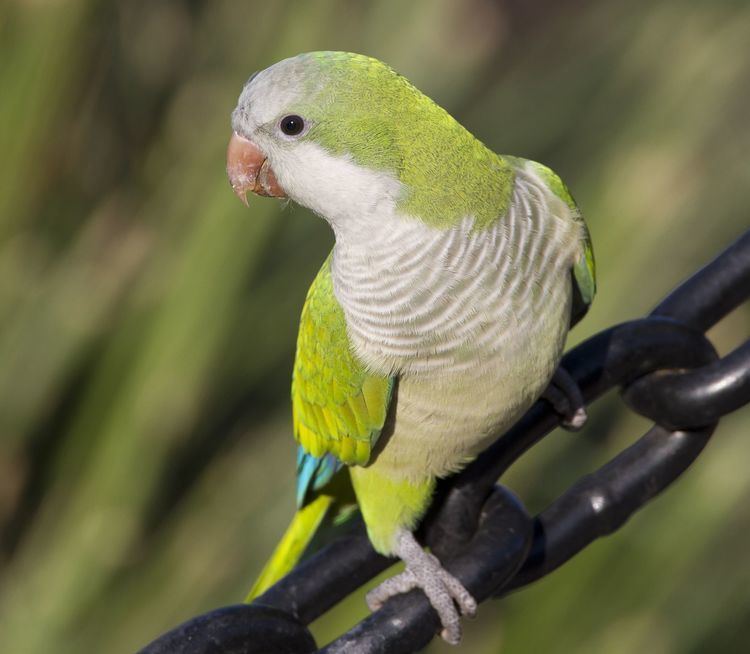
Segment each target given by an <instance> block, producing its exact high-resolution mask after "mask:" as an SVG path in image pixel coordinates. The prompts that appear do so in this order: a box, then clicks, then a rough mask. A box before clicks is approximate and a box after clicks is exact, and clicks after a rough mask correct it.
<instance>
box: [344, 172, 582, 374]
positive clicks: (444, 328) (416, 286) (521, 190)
mask: <svg viewBox="0 0 750 654" xmlns="http://www.w3.org/2000/svg"><path fill="white" fill-rule="evenodd" d="M378 209H379V210H378V211H377V212H373V213H372V214H370V215H369V216H367V219H366V220H364V219H363V216H362V215H359V216H356V217H354V220H352V225H353V227H350V226H349V225H347V224H340V225H336V226H335V227H334V229H335V231H336V245H335V247H334V251H333V260H332V262H331V273H332V278H333V285H334V292H335V293H336V297H337V299H338V301H339V303H340V304H341V306H342V308H343V310H344V314H345V316H346V320H347V326H348V332H349V337H350V339H351V341H352V344H353V346H354V349H355V351H356V352H357V354H358V355H359V356H360V358H362V359H363V361H364V362H365V363H366V364H367V365H368V366H369V367H370V368H372V369H373V370H376V371H379V372H381V373H385V374H390V373H395V372H397V373H399V374H408V373H420V372H426V371H432V370H436V369H441V370H453V371H459V370H464V369H469V368H472V367H474V366H476V364H477V360H478V358H483V359H486V358H487V357H493V356H494V355H498V356H501V357H502V356H505V354H503V352H508V351H509V350H512V349H515V348H516V347H517V345H518V343H517V340H518V339H519V338H521V339H524V338H526V337H531V333H532V332H535V331H537V330H539V329H545V328H546V326H545V325H543V324H542V323H543V322H544V321H543V320H542V321H540V320H539V317H540V316H545V314H546V313H547V312H548V311H549V305H551V304H556V305H558V306H560V307H564V306H566V305H567V303H568V301H569V295H570V266H571V264H572V261H573V258H574V256H575V253H576V252H577V248H578V245H579V241H580V238H581V234H580V227H579V226H578V225H577V224H576V223H575V222H574V221H573V220H571V219H570V216H569V210H568V209H567V207H566V206H565V205H564V203H562V202H561V201H560V200H559V198H556V197H555V196H553V195H552V194H551V193H550V192H549V191H548V190H547V188H546V185H544V183H543V182H542V181H541V180H539V179H538V177H536V176H534V175H531V174H529V173H521V172H519V175H518V177H517V179H516V183H515V186H514V190H513V198H512V202H511V207H510V209H509V210H508V215H507V216H505V217H502V218H500V219H499V220H498V221H497V223H496V224H495V225H494V226H492V227H489V228H487V229H483V230H474V228H473V227H474V219H473V218H472V217H467V218H465V219H464V220H463V221H462V222H461V224H460V225H458V226H456V227H454V228H451V229H438V228H434V227H430V226H429V225H427V224H425V223H424V222H422V221H420V220H417V219H414V218H409V217H405V216H402V215H399V214H398V212H397V210H396V206H395V203H394V202H392V201H391V202H388V201H383V200H381V202H380V203H379V205H378ZM346 218H347V216H346V214H345V213H344V214H342V216H341V220H342V221H344V220H345V219H346ZM337 220H338V219H337ZM331 222H332V224H333V223H334V221H333V220H331ZM355 229H356V233H355ZM361 229H366V230H367V231H366V233H364V234H363V233H362V232H361V231H359V230H361ZM542 262H543V263H542ZM514 339H515V340H514Z"/></svg>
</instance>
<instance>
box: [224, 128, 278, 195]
mask: <svg viewBox="0 0 750 654" xmlns="http://www.w3.org/2000/svg"><path fill="white" fill-rule="evenodd" d="M227 175H228V176H229V183H230V184H231V185H232V189H233V190H234V192H235V195H237V197H238V198H239V199H240V200H242V202H244V203H245V206H247V192H248V191H252V192H253V193H257V194H258V195H268V196H271V197H274V198H285V197H286V193H285V192H284V189H283V188H281V186H280V185H279V182H278V180H277V179H276V175H274V174H273V170H271V166H270V165H269V163H268V159H267V158H266V155H265V154H263V152H262V150H261V149H260V148H259V147H258V146H257V145H255V143H253V142H252V141H250V140H249V139H246V138H245V137H244V136H240V135H239V134H237V132H234V133H233V134H232V138H231V139H229V147H228V148H227Z"/></svg>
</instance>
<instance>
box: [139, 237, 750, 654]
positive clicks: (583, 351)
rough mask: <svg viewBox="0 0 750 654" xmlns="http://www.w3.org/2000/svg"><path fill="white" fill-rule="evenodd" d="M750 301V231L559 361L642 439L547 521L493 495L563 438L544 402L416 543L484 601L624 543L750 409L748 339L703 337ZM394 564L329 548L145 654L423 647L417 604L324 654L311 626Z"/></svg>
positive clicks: (426, 623)
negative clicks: (655, 501) (612, 540)
mask: <svg viewBox="0 0 750 654" xmlns="http://www.w3.org/2000/svg"><path fill="white" fill-rule="evenodd" d="M748 298H750V231H748V232H746V233H745V234H743V235H742V236H741V237H740V238H739V239H738V240H737V241H736V242H735V243H734V244H732V245H731V246H730V247H729V248H728V249H727V250H725V251H724V252H723V253H722V254H720V255H719V256H718V257H717V258H716V259H715V260H714V261H712V262H711V263H710V264H708V265H707V266H706V267H704V268H703V269H702V270H700V271H698V272H697V273H696V274H695V275H693V277H691V278H690V279H688V280H687V281H685V282H684V283H683V284H682V285H680V286H679V287H678V288H677V289H675V290H674V291H673V292H672V293H671V294H670V295H669V296H668V297H667V298H666V299H665V300H664V301H663V302H661V304H659V305H658V306H657V307H656V309H654V311H653V312H652V313H651V314H650V315H649V316H648V317H647V318H644V319H640V320H634V321H632V322H627V323H623V324H621V325H617V326H615V327H611V328H610V329H607V330H605V331H603V332H600V333H599V334H597V335H595V336H593V337H591V338H590V339H588V340H587V341H585V342H584V343H582V344H581V345H579V346H578V347H576V348H575V349H573V350H572V351H570V352H569V353H568V354H566V356H565V357H564V358H563V362H562V365H563V366H564V367H565V369H566V370H567V371H568V372H569V373H570V375H571V376H572V377H573V379H575V380H576V382H577V383H578V385H579V386H580V388H581V391H582V393H583V396H584V400H585V401H586V403H587V404H588V403H591V402H592V401H594V400H595V399H596V398H598V397H600V396H601V395H603V394H604V393H605V392H607V391H609V390H611V389H613V388H615V387H619V388H620V389H621V393H622V397H623V399H624V400H625V402H626V403H627V404H628V406H630V407H631V408H632V409H633V410H634V411H636V412H638V413H640V414H642V415H644V416H647V417H648V418H650V419H652V420H653V421H654V426H653V427H651V428H650V429H649V430H648V431H647V432H646V434H644V435H643V436H642V437H641V438H640V439H638V440H637V441H636V442H635V443H633V444H632V445H631V446H630V447H628V448H627V449H625V450H624V451H622V452H621V453H620V454H618V455H617V456H616V457H614V458H613V459H612V460H611V461H609V462H608V463H606V464H605V465H604V466H602V467H601V468H599V469H598V470H596V471H595V472H593V473H591V474H589V475H586V476H585V477H583V478H582V479H580V480H579V481H577V482H576V483H575V484H573V486H571V487H570V488H569V489H568V490H567V491H565V492H564V493H563V494H562V495H560V497H558V498H557V499H556V500H555V501H554V502H553V503H552V504H551V505H550V506H549V507H548V508H546V509H545V510H544V511H542V512H541V513H540V514H539V515H537V516H535V517H532V516H530V515H529V514H528V513H527V512H526V510H525V509H524V507H523V505H522V504H521V502H520V501H519V500H518V499H517V498H516V497H515V496H514V495H513V494H512V493H511V492H510V491H509V490H508V489H506V488H504V487H503V486H501V485H498V484H497V480H498V479H499V478H500V477H501V476H502V474H503V473H504V472H505V471H506V470H507V469H508V468H509V467H510V466H511V465H512V464H513V463H514V462H515V461H516V460H517V459H518V458H519V457H520V456H521V455H523V454H524V453H525V452H526V451H527V450H528V449H529V448H530V447H532V446H533V445H534V444H536V443H537V442H539V441H540V440H541V439H542V438H544V437H545V436H547V435H548V434H549V433H550V432H551V431H552V430H553V429H554V428H555V427H557V426H558V422H559V416H557V415H556V414H555V413H554V412H553V411H552V409H551V407H550V406H549V405H548V404H547V403H546V402H545V401H542V400H540V401H539V402H537V403H536V404H535V405H534V406H533V407H532V408H531V409H530V410H529V411H528V412H527V413H526V415H525V416H524V417H523V418H522V419H521V420H520V421H519V422H518V423H517V424H516V425H515V426H514V427H513V428H512V429H511V430H510V431H508V432H507V433H505V434H504V435H503V436H501V437H500V438H499V439H498V440H497V441H496V442H495V443H494V444H493V445H492V446H491V447H490V448H488V449H487V450H486V451H485V452H484V453H482V455H480V456H479V457H478V458H477V459H476V460H475V461H474V462H473V463H472V464H471V465H470V466H468V467H467V468H466V469H465V470H464V471H463V472H461V473H460V474H458V475H456V476H455V477H452V478H451V479H449V480H445V481H444V482H442V483H441V484H440V486H439V489H438V494H437V497H436V501H435V502H434V504H433V507H432V509H431V511H430V513H429V515H428V516H427V517H426V519H425V521H424V524H423V527H422V529H421V531H420V535H421V536H422V540H423V542H425V544H427V545H429V546H430V547H431V548H432V551H433V552H435V553H436V554H437V555H438V557H439V558H440V559H441V561H442V562H443V564H444V565H445V567H446V568H447V569H448V570H449V571H450V572H452V573H453V574H455V575H456V576H457V577H458V578H459V579H460V580H461V582H462V583H463V584H464V585H465V586H466V588H467V589H468V590H469V591H470V592H471V593H472V594H473V596H474V597H475V598H476V599H477V600H478V601H480V602H481V601H483V600H485V599H488V598H490V597H493V596H494V597H498V596H502V595H504V594H507V593H508V592H510V591H512V590H515V589H518V588H520V587H522V586H525V585H526V584H529V583H531V582H533V581H536V580H537V579H540V578H541V577H543V576H545V575H546V574H548V573H550V572H551V571H553V570H554V569H555V568H557V567H559V566H560V565H562V564H563V563H565V562H566V561H567V560H569V559H570V558H571V557H572V556H574V555H575V554H577V553H578V552H579V551H581V550H582V549H583V548H584V547H586V546H587V545H588V544H589V543H591V542H593V541H594V540H596V539H597V538H599V537H601V536H604V535H606V534H610V533H612V532H613V531H615V530H617V529H619V528H620V527H621V526H622V525H623V524H624V523H625V522H626V521H627V519H628V518H629V517H630V516H631V515H632V514H633V513H635V512H636V511H637V510H638V509H639V508H641V507H642V506H643V505H644V504H645V503H646V502H648V501H649V500H651V499H652V498H653V497H655V496H656V495H657V494H659V493H660V492H661V491H662V490H664V489H665V488H666V487H667V486H669V485H670V484H671V483H672V482H673V481H674V480H675V479H677V477H679V476H680V475H681V474H682V473H683V472H684V471H685V470H686V469H687V467H688V466H689V465H690V464H691V463H692V462H693V461H694V460H695V459H696V457H697V456H698V455H699V454H700V453H701V451H702V450H703V448H704V447H705V445H706V443H707V442H708V439H709V438H710V437H711V434H712V433H713V432H714V430H715V429H716V426H717V424H718V421H719V419H720V418H721V417H722V416H724V415H726V414H727V413H729V412H731V411H734V410H735V409H737V408H739V407H741V406H743V405H746V404H748V403H750V339H748V340H746V341H745V342H744V343H743V344H741V345H740V346H739V347H737V348H736V349H735V350H734V351H732V352H731V353H730V354H728V355H726V356H724V357H722V358H719V356H718V355H717V353H716V351H715V349H714V348H713V346H712V345H711V343H710V342H709V341H708V340H707V338H706V337H705V332H706V330H708V329H709V328H710V327H711V326H713V325H714V324H716V323H717V322H719V321H720V320H721V319H722V318H723V317H724V316H726V315H727V314H728V313H730V312H731V311H732V310H734V309H735V308H736V307H737V306H739V305H740V304H741V303H743V302H744V301H746V300H747V299H748ZM392 563H393V561H392V560H390V559H386V558H384V557H382V556H380V555H379V554H377V553H376V552H375V551H374V550H373V549H372V546H371V545H370V543H369V541H368V539H367V535H366V533H365V530H364V526H363V525H362V524H361V523H360V524H359V525H357V526H356V527H355V528H354V529H353V531H352V532H351V533H350V534H349V535H347V536H344V537H342V538H339V539H338V540H336V541H334V542H333V543H331V544H329V545H328V546H326V547H325V548H324V549H322V550H321V551H319V552H317V553H316V554H315V555H314V556H312V557H311V558H309V559H307V560H306V561H304V562H303V563H302V564H300V565H299V566H297V568H295V569H294V570H293V571H292V572H291V573H290V574H289V575H287V576H286V577H285V578H284V579H282V580H281V581H279V582H278V583H277V584H276V585H275V586H273V587H272V588H270V589H269V590H268V591H266V592H265V593H264V594H263V595H262V596H261V597H259V598H258V599H257V600H255V602H253V603H252V604H250V605H236V606H230V607H226V608H222V609H218V610H216V611H213V612H210V613H207V614H204V615H202V616H198V617H196V618H193V619H192V620H189V621H188V622H186V623H184V624H182V625H180V626H179V627H177V628H175V629H174V630H172V631H170V632H168V633H167V634H165V635H163V636H161V637H160V638H158V639H157V640H155V641H154V642H152V643H151V644H150V645H148V646H147V647H145V648H144V649H143V650H141V654H177V653H178V652H179V653H181V654H209V653H211V654H214V653H215V654H252V653H255V652H258V653H260V652H264V653H266V654H297V653H303V652H304V653H307V652H315V651H321V652H326V653H328V654H334V653H342V652H356V653H358V654H375V653H378V654H397V653H406V652H414V651H417V650H419V649H421V648H423V647H424V646H426V645H427V644H428V643H429V642H430V640H431V639H432V638H433V637H434V636H435V634H436V633H437V631H438V629H439V626H440V625H439V621H438V617H437V615H436V613H435V612H434V610H433V609H432V607H431V606H430V604H429V602H428V601H427V599H426V598H425V596H424V595H423V593H422V592H421V591H419V590H414V591H411V592H409V593H407V594H404V595H400V596H397V597H394V598H392V599H390V600H389V601H388V602H386V604H385V605H384V606H383V607H382V608H381V609H380V610H379V611H377V612H376V613H374V614H372V615H370V616H369V617H368V618H366V619H365V620H363V621H362V622H360V623H359V624H358V625H356V626H355V627H354V628H352V629H351V630H350V631H348V632H347V633H346V634H344V635H343V636H341V637H340V638H338V639H337V640H335V641H334V642H332V643H330V644H329V645H327V646H325V647H324V648H323V649H322V650H318V649H317V646H316V644H315V641H314V640H313V638H312V636H311V634H310V632H309V631H308V630H307V628H306V626H305V625H307V624H309V623H310V622H312V621H313V620H315V619H316V618H317V617H319V616H320V615H322V614H323V613H325V612H326V611H328V609H330V608H331V607H332V606H334V605H335V604H337V603H338V602H339V601H341V600H342V599H343V598H344V597H346V596H347V595H349V594H350V593H351V592H353V591H354V590H356V589H357V588H359V587H360V586H361V585H362V584H364V583H365V582H367V581H369V580H370V579H372V578H373V577H374V576H375V575H377V574H378V573H380V572H382V571H383V570H384V569H385V568H387V567H388V566H390V565H391V564H392Z"/></svg>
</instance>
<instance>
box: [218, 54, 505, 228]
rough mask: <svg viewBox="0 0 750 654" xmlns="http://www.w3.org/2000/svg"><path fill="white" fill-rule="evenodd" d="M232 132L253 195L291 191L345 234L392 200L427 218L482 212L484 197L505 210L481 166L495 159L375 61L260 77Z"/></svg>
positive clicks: (234, 179)
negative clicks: (354, 224)
mask: <svg viewBox="0 0 750 654" xmlns="http://www.w3.org/2000/svg"><path fill="white" fill-rule="evenodd" d="M232 130H233V134H232V137H231V140H230V143H229V148H228V151H227V173H228V175H229V179H230V182H231V184H232V188H233V189H234V192H235V193H236V194H237V195H238V196H239V197H240V198H241V199H243V201H245V202H246V199H245V198H246V193H247V191H252V192H254V193H257V194H259V195H267V196H273V197H288V198H290V199H292V200H294V201H295V202H297V203H298V204H301V205H303V206H305V207H307V208H309V209H311V210H313V211H315V212H316V213H318V214H320V215H322V216H323V217H324V218H326V219H327V220H328V221H329V222H330V223H331V224H332V226H333V227H334V230H335V231H337V233H338V232H339V231H340V230H339V229H338V228H341V229H343V228H344V225H345V224H347V223H352V222H356V219H355V218H353V216H354V217H359V218H360V220H359V224H364V225H365V226H366V225H367V224H368V221H372V220H380V221H382V219H383V218H382V217H383V216H384V215H387V214H388V213H389V211H388V208H392V207H398V208H399V209H401V213H402V214H409V215H412V216H417V217H420V218H423V219H425V220H428V221H429V218H430V217H431V216H432V217H440V218H441V219H443V220H450V219H452V218H453V219H460V218H461V217H465V216H466V215H467V213H469V214H473V215H474V216H478V215H479V213H480V212H479V208H480V207H479V206H478V205H477V203H481V202H483V201H484V202H485V203H488V204H492V206H493V207H494V208H495V209H496V207H497V201H496V200H497V197H498V193H497V191H498V189H497V188H494V186H493V183H492V182H491V183H488V182H487V179H488V175H487V174H486V172H487V171H486V169H482V166H483V165H484V166H485V167H486V166H487V165H489V166H494V168H497V167H498V166H497V157H496V155H494V153H492V152H490V151H489V150H487V149H486V148H485V147H484V146H483V145H482V144H481V143H480V142H479V141H477V140H476V139H475V138H474V137H473V136H472V135H471V134H470V133H469V132H467V131H466V130H465V129H464V128H463V127H462V126H461V125H460V124H459V123H458V122H457V121H455V120H454V119H453V118H452V117H451V116H450V115H449V114H448V113H447V112H446V111H445V110H443V109H442V108H440V107H439V106H438V105H436V104H435V103H434V102H433V101H432V100H431V99H430V98H428V97H427V96H426V95H424V94H423V93H421V92H420V91H419V90H417V89H416V88H415V87H414V86H412V84H411V83H410V82H408V81H407V80H406V79H405V78H404V77H402V76H401V75H399V74H398V73H396V72H395V71H394V70H393V69H391V68H390V67H389V66H387V65H386V64H384V63H383V62H381V61H379V60H377V59H373V58H371V57H366V56H364V55H358V54H351V53H345V52H312V53H306V54H301V55H298V56H296V57H292V58H290V59H285V60H283V61H280V62H278V63H276V64H274V65H273V66H270V67H269V68H266V69H265V70H262V71H260V72H258V73H255V74H254V75H253V76H252V77H251V78H250V79H249V80H248V81H247V83H246V84H245V86H244V88H243V90H242V93H241V95H240V98H239V101H238V104H237V107H236V108H235V110H234V112H233V113H232ZM490 178H491V176H490ZM490 195H493V196H494V200H495V201H494V202H488V198H489V196H490ZM474 205H477V206H474ZM452 209H453V210H452ZM472 209H473V211H472ZM454 214H455V215H454ZM459 214H460V215H459ZM494 215H496V214H494Z"/></svg>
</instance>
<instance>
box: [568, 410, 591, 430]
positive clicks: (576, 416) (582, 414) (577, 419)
mask: <svg viewBox="0 0 750 654" xmlns="http://www.w3.org/2000/svg"><path fill="white" fill-rule="evenodd" d="M587 420H588V414H587V413H586V409H584V408H583V407H579V408H578V409H576V411H575V413H573V414H572V415H569V416H568V417H567V418H566V419H565V421H564V422H563V426H564V427H566V428H567V429H571V430H573V431H577V430H579V429H581V427H583V426H584V425H585V424H586V421H587Z"/></svg>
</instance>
